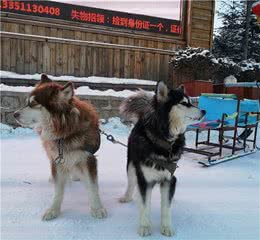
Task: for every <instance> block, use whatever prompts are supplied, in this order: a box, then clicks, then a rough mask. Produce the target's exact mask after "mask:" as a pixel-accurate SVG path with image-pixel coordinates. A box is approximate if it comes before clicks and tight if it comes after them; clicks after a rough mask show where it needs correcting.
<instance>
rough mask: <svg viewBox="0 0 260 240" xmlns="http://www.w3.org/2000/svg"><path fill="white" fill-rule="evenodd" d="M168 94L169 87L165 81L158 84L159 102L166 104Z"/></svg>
mask: <svg viewBox="0 0 260 240" xmlns="http://www.w3.org/2000/svg"><path fill="white" fill-rule="evenodd" d="M168 92H169V90H168V87H167V85H166V84H165V83H164V82H163V81H160V82H158V84H157V87H156V98H157V100H158V101H159V102H165V101H166V100H167V98H168Z"/></svg>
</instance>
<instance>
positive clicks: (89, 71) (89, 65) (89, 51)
mask: <svg viewBox="0 0 260 240" xmlns="http://www.w3.org/2000/svg"><path fill="white" fill-rule="evenodd" d="M92 49H93V48H91V47H87V58H86V61H87V63H86V64H87V69H86V76H92V75H93V52H92Z"/></svg>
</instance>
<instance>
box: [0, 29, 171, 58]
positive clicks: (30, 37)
mask: <svg viewBox="0 0 260 240" xmlns="http://www.w3.org/2000/svg"><path fill="white" fill-rule="evenodd" d="M1 34H2V36H4V37H10V38H18V39H24V40H27V39H28V40H33V41H48V42H49V43H66V44H69V45H80V46H95V47H98V48H118V49H121V50H140V51H142V52H149V53H160V54H165V55H169V54H172V51H171V50H165V49H155V48H148V47H147V48H144V47H137V46H129V45H123V44H120V45H116V44H108V43H101V42H96V41H94V42H93V41H79V40H73V39H59V38H55V37H46V36H39V35H32V34H30V35H28V34H16V33H11V32H1Z"/></svg>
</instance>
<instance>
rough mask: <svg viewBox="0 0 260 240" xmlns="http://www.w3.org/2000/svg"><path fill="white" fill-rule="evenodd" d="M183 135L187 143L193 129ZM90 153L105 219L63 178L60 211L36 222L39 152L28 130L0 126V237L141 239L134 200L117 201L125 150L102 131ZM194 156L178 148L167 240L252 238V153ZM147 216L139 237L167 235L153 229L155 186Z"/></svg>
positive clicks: (114, 127) (43, 176) (114, 123)
mask: <svg viewBox="0 0 260 240" xmlns="http://www.w3.org/2000/svg"><path fill="white" fill-rule="evenodd" d="M102 127H103V129H105V130H106V131H108V132H112V133H113V134H114V135H115V136H116V137H117V138H118V139H120V140H121V141H123V142H126V141H127V136H128V134H129V131H130V129H129V128H128V127H126V126H124V125H122V124H121V123H120V122H119V120H118V119H111V120H110V121H109V123H108V124H105V125H103V126H102ZM188 135H189V136H188V137H187V141H188V143H191V142H192V141H193V140H194V138H193V135H192V134H191V133H189V134H188ZM259 144H260V141H259V139H258V145H259ZM97 155H98V159H99V183H100V193H101V197H102V200H103V203H104V205H105V207H106V208H107V210H108V218H107V219H104V220H96V219H93V218H91V216H90V213H89V201H88V196H87V193H86V191H85V189H84V187H83V185H82V184H81V183H80V182H71V183H69V184H68V186H67V189H66V194H65V199H64V203H63V205H62V214H61V216H60V217H59V218H57V219H55V220H53V221H50V222H42V221H41V215H42V214H43V212H44V210H45V209H46V208H47V207H48V206H49V205H50V202H51V199H52V194H53V185H52V184H51V183H49V182H48V177H49V172H50V171H49V164H48V161H47V157H46V156H45V153H44V151H43V148H42V146H41V143H40V141H39V139H38V137H37V136H36V135H35V134H34V133H33V132H32V130H29V129H17V130H12V129H11V128H10V127H8V126H5V125H1V169H2V176H1V191H2V192H1V200H2V204H1V210H2V212H1V220H2V223H1V234H2V236H1V239H5V240H16V239H26V240H35V239H40V240H41V239H46V240H47V239H48V240H59V239H62V240H67V239H69V240H72V239H84V240H90V239H96V240H99V239H109V240H110V239H111V240H115V239H122V240H128V239H141V238H140V237H139V236H138V235H137V224H138V211H137V204H136V202H132V203H128V204H120V203H119V202H118V198H119V197H120V196H121V195H122V194H123V192H124V190H125V185H126V172H125V165H126V149H125V148H124V147H122V146H120V145H113V144H112V143H110V142H108V141H106V140H105V139H104V138H102V145H101V149H100V150H99V152H98V154H97ZM198 158H199V155H192V154H185V155H184V156H183V158H182V160H181V161H180V163H179V166H180V167H179V168H178V169H177V171H176V176H177V178H178V187H177V191H176V194H175V200H174V202H173V209H172V217H173V228H174V230H175V232H176V235H175V236H174V237H173V238H172V239H176V240H180V239H192V240H197V239H199V240H201V239H207V240H215V239H216V240H217V239H218V240H226V239H236V240H238V239H241V240H249V239H255V240H257V239H259V238H260V232H259V229H260V228H259V226H260V221H259V219H260V209H259V200H260V195H259V194H260V192H259V187H260V182H259V172H260V161H259V160H260V152H257V153H255V154H253V155H250V156H247V157H244V158H241V159H236V160H234V161H230V162H227V163H224V164H221V165H217V166H214V167H211V168H203V167H201V166H200V165H198V164H197V162H196V161H195V159H198ZM152 223H153V234H152V236H151V237H147V238H146V239H156V240H157V239H167V238H166V237H163V236H162V235H160V196H159V189H158V187H157V188H156V189H155V191H154V193H153V197H152Z"/></svg>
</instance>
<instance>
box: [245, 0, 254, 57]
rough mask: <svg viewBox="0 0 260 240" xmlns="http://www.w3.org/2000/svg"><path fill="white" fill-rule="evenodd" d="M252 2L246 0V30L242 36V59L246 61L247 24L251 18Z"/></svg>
mask: <svg viewBox="0 0 260 240" xmlns="http://www.w3.org/2000/svg"><path fill="white" fill-rule="evenodd" d="M252 4H253V1H252V0H246V29H245V36H244V45H243V59H244V60H246V59H247V58H248V35H249V27H250V26H249V24H250V18H251V8H252Z"/></svg>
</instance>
